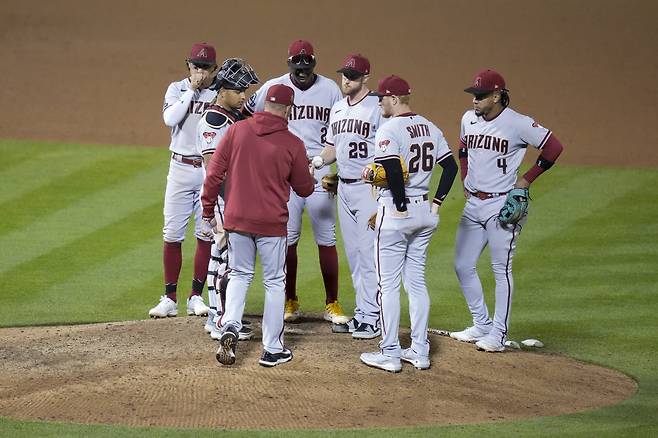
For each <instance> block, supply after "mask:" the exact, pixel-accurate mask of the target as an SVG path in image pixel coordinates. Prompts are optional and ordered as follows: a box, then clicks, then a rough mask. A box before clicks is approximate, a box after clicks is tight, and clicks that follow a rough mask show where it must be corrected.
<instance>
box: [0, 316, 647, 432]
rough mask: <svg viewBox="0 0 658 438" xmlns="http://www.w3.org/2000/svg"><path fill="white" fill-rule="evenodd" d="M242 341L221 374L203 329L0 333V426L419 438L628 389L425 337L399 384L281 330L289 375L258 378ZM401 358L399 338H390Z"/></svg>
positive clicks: (318, 333)
mask: <svg viewBox="0 0 658 438" xmlns="http://www.w3.org/2000/svg"><path fill="white" fill-rule="evenodd" d="M253 321H254V325H253V327H254V329H255V332H256V336H255V337H254V338H253V339H252V340H250V341H246V342H240V343H239V344H238V350H237V361H236V363H235V365H233V366H231V367H225V366H221V365H219V364H218V363H217V362H216V360H215V351H216V348H217V343H216V342H215V341H212V340H211V339H210V338H209V336H208V335H207V334H206V333H205V332H204V331H203V324H204V322H205V318H180V317H179V318H170V319H166V320H152V321H131V322H121V323H103V324H91V325H80V326H62V327H34V328H25V327H23V328H9V329H1V330H0V345H2V346H3V347H2V348H1V349H0V387H1V388H2V391H1V392H0V416H6V417H13V418H18V419H33V420H57V421H72V422H79V423H107V424H121V425H131V426H167V427H186V428H194V427H214V428H228V429H304V428H314V429H315V428H317V429H320V428H321V429H326V428H360V427H363V428H367V427H394V426H417V425H418V426H420V425H422V426H427V425H439V424H455V423H478V422H486V421H497V420H510V419H515V418H523V417H533V416H539V415H542V416H543V415H558V414H565V413H569V412H575V411H581V410H586V409H594V408H598V407H601V406H604V405H609V404H613V403H618V402H620V401H622V400H624V399H625V398H627V397H629V396H631V395H632V394H633V393H634V392H635V390H636V385H635V382H634V381H633V380H631V379H629V378H628V377H626V376H624V375H623V374H621V373H618V372H616V371H612V370H609V369H606V368H602V367H598V366H595V365H590V364H585V363H581V362H578V361H576V360H573V359H570V358H568V357H563V356H557V355H550V354H540V353H531V352H526V351H518V350H516V351H514V350H512V351H507V352H505V353H502V354H491V353H483V352H478V351H476V349H475V346H473V345H470V344H464V343H460V342H457V341H454V340H451V339H450V338H445V337H439V336H434V335H430V341H431V343H432V349H431V351H432V358H431V359H432V367H431V368H430V369H429V370H426V371H418V370H416V369H414V368H413V367H412V366H411V365H409V364H403V369H402V372H401V373H398V374H391V373H387V372H385V371H381V370H377V369H373V368H369V367H367V366H365V365H363V364H362V363H361V362H360V361H359V354H360V353H362V352H364V351H376V350H377V349H378V347H377V342H378V340H371V341H356V340H353V339H352V338H351V336H350V335H349V334H332V333H331V327H330V324H329V323H327V322H324V321H320V320H319V319H312V320H311V319H309V320H305V321H303V322H301V323H299V324H294V325H288V326H287V329H286V330H287V332H286V335H285V341H286V345H287V346H288V347H289V348H290V349H291V350H292V351H293V353H294V358H293V360H292V361H291V362H289V363H286V364H282V365H279V366H276V367H274V368H263V367H261V366H259V365H258V359H259V356H260V354H261V351H262V344H261V341H260V320H259V319H256V318H253ZM401 339H403V341H402V343H403V345H408V343H409V341H408V339H409V331H408V329H407V330H405V329H402V330H401Z"/></svg>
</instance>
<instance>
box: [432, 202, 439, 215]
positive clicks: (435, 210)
mask: <svg viewBox="0 0 658 438" xmlns="http://www.w3.org/2000/svg"><path fill="white" fill-rule="evenodd" d="M440 207H441V206H440V205H439V204H437V203H436V202H432V204H431V205H430V213H432V214H433V215H434V216H438V215H439V208H440Z"/></svg>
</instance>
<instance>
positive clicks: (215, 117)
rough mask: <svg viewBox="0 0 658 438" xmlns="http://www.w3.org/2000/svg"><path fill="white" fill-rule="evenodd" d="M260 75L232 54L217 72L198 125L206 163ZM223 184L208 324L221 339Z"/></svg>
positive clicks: (247, 334) (244, 334) (245, 331)
mask: <svg viewBox="0 0 658 438" xmlns="http://www.w3.org/2000/svg"><path fill="white" fill-rule="evenodd" d="M257 83H258V77H257V76H256V73H255V72H254V70H253V69H252V68H251V66H250V65H249V64H247V63H246V62H244V61H243V60H242V59H237V58H230V59H227V60H226V61H224V62H223V63H222V65H221V67H220V68H219V72H218V73H217V80H216V82H215V87H216V88H217V89H218V92H217V97H216V99H215V101H214V102H213V104H212V105H211V106H210V107H209V108H208V110H207V111H206V112H205V113H204V114H203V117H202V118H201V120H200V121H199V124H198V125H197V136H196V145H197V153H198V154H199V155H202V156H203V161H204V164H205V165H206V167H207V165H208V162H209V161H210V157H212V154H213V153H214V152H215V149H216V148H217V145H218V144H219V142H220V140H221V139H222V138H223V137H224V134H225V133H226V131H227V130H228V128H229V126H231V125H232V124H233V123H235V122H237V121H239V120H242V119H244V116H243V115H242V112H241V110H242V106H243V104H244V102H245V100H246V97H245V91H246V90H247V89H248V88H249V86H250V85H253V84H257ZM222 192H223V187H221V188H220V196H219V197H218V198H217V206H216V207H215V221H216V223H217V226H216V231H217V232H216V233H215V234H214V236H213V244H212V248H211V258H210V263H209V265H208V301H209V304H210V310H209V311H208V320H207V322H206V324H205V326H204V328H205V330H206V331H207V332H208V333H210V336H211V337H212V338H213V339H219V331H218V330H216V329H215V319H216V318H217V312H218V309H219V311H220V312H221V311H222V303H223V302H224V300H225V298H226V297H225V295H224V293H225V292H226V283H227V279H228V278H227V276H226V275H227V272H226V269H227V266H228V242H227V241H226V236H225V233H224V229H223V223H224V221H223V219H222V216H223V211H224V200H223V199H222V198H221V193H222ZM218 295H220V299H219V300H218ZM251 335H252V331H251V329H250V328H249V327H247V326H243V327H242V329H241V330H240V333H239V338H240V339H241V340H246V339H249V338H251Z"/></svg>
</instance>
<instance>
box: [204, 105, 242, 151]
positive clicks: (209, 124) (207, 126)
mask: <svg viewBox="0 0 658 438" xmlns="http://www.w3.org/2000/svg"><path fill="white" fill-rule="evenodd" d="M240 118H241V115H240V114H234V113H232V112H230V111H228V110H225V109H224V108H222V107H220V106H217V105H212V106H210V107H209V108H208V110H207V111H206V112H205V113H204V114H203V117H201V120H199V123H198V124H197V128H196V154H197V155H204V154H212V153H213V152H214V151H215V149H217V145H218V144H219V142H220V141H221V140H222V138H223V137H224V134H226V131H227V130H228V128H229V126H231V125H232V124H233V123H235V122H236V121H238V120H240Z"/></svg>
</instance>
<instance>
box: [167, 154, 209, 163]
mask: <svg viewBox="0 0 658 438" xmlns="http://www.w3.org/2000/svg"><path fill="white" fill-rule="evenodd" d="M171 159H172V160H174V161H178V162H179V163H183V164H189V165H190V166H194V167H201V166H202V165H203V159H202V158H188V157H186V156H185V155H181V154H177V153H176V152H173V153H172V154H171Z"/></svg>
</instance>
